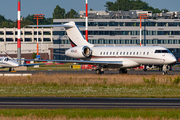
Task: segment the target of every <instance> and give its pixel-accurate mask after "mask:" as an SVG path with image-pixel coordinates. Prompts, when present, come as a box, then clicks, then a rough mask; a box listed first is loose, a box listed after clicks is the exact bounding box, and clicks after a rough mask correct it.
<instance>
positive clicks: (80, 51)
mask: <svg viewBox="0 0 180 120" xmlns="http://www.w3.org/2000/svg"><path fill="white" fill-rule="evenodd" d="M65 54H66V56H69V57H73V58H88V57H89V56H91V54H92V50H91V49H90V48H89V47H88V46H78V47H73V48H70V49H68V50H66V53H65Z"/></svg>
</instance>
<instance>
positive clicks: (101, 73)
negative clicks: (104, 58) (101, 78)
mask: <svg viewBox="0 0 180 120" xmlns="http://www.w3.org/2000/svg"><path fill="white" fill-rule="evenodd" d="M96 74H100V75H103V74H104V70H103V68H102V69H100V68H98V69H96Z"/></svg>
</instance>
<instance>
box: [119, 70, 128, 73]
mask: <svg viewBox="0 0 180 120" xmlns="http://www.w3.org/2000/svg"><path fill="white" fill-rule="evenodd" d="M126 73H127V69H120V70H119V74H126Z"/></svg>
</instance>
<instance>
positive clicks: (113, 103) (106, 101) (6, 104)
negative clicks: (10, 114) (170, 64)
mask: <svg viewBox="0 0 180 120" xmlns="http://www.w3.org/2000/svg"><path fill="white" fill-rule="evenodd" d="M7 108H8V109H12V108H25V109H60V108H91V109H92V108H93V109H111V108H180V98H61V97H30V98H29V97H1V98H0V109H7Z"/></svg>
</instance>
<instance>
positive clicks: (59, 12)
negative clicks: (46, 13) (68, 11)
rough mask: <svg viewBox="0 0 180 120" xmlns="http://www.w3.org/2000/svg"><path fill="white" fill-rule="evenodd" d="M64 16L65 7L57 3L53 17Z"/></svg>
mask: <svg viewBox="0 0 180 120" xmlns="http://www.w3.org/2000/svg"><path fill="white" fill-rule="evenodd" d="M64 16H65V9H64V8H61V7H60V6H59V5H57V6H56V8H55V9H54V13H53V19H63V18H64Z"/></svg>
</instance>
